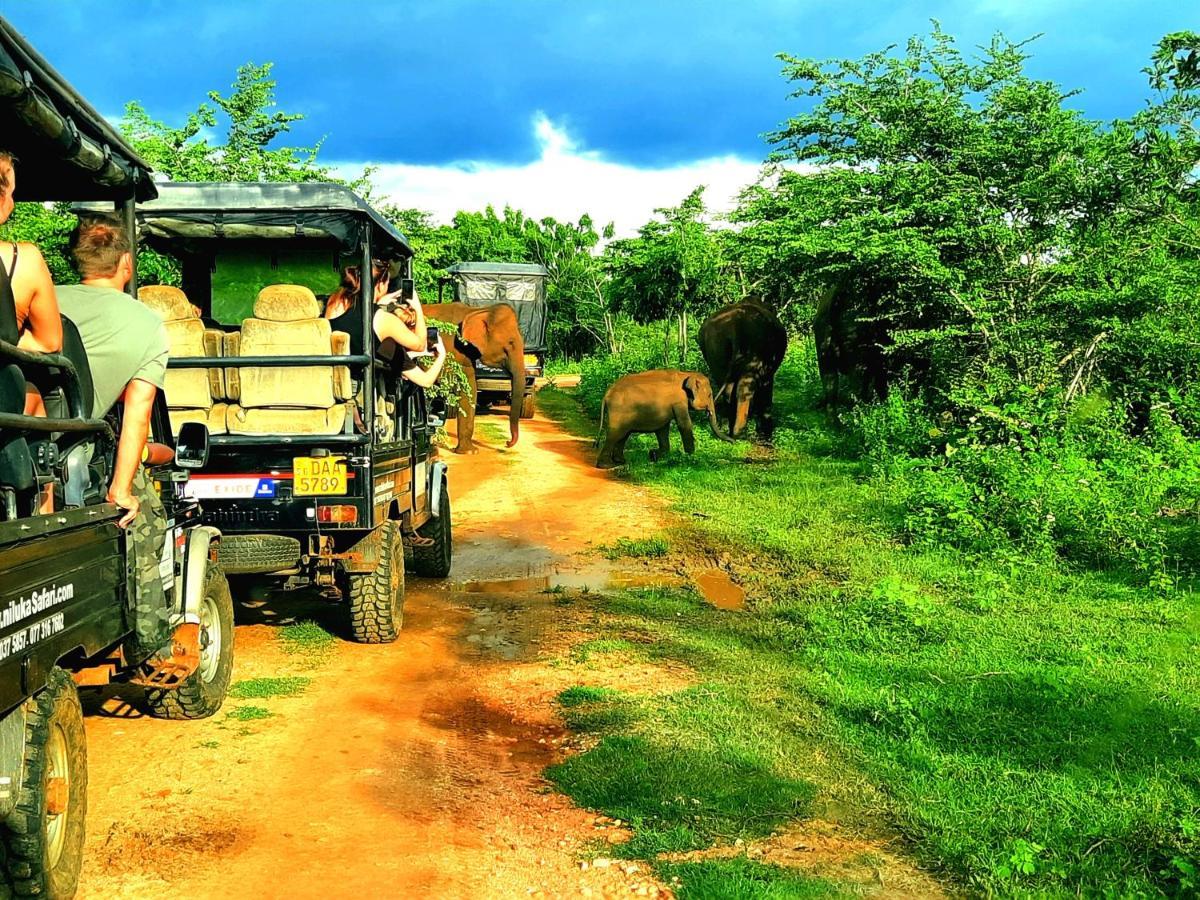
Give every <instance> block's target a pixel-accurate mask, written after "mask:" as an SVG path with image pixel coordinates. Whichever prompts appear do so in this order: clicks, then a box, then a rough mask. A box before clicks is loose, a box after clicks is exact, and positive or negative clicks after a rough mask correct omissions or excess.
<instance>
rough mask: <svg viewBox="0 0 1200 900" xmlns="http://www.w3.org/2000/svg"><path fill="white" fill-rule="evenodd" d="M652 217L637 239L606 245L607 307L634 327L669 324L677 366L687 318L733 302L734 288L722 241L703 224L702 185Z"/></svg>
mask: <svg viewBox="0 0 1200 900" xmlns="http://www.w3.org/2000/svg"><path fill="white" fill-rule="evenodd" d="M654 212H655V215H656V216H657V217H658V218H656V219H652V220H651V221H649V222H647V223H646V224H645V225H643V226H642V227H641V228H640V229H639V230H638V236H637V237H635V238H626V239H624V240H619V241H614V242H613V243H612V244H610V245H609V246H608V249H607V251H606V254H605V259H606V262H607V265H608V269H609V273H610V275H611V281H610V282H609V286H608V295H609V302H610V305H611V307H612V309H613V311H614V312H621V313H625V314H627V315H629V316H631V317H632V318H633V319H634V320H635V321H637V322H642V323H645V322H650V321H658V320H664V321H666V322H668V329H669V327H670V324H669V323H670V322H672V321H673V322H675V323H677V328H678V344H679V346H678V350H679V359H680V360H681V361H682V360H683V358H684V356H685V354H686V352H687V344H688V334H689V329H688V317H689V315H692V314H696V313H703V312H705V311H707V310H711V309H713V308H714V307H716V306H718V305H720V304H722V303H725V302H728V301H729V300H731V299H733V297H735V296H736V295H737V285H736V282H735V280H734V277H733V273H732V270H731V269H730V267H729V264H728V261H727V259H726V255H725V252H724V249H723V245H722V242H721V240H720V239H719V238H718V236H717V234H716V232H714V231H713V230H712V229H711V228H710V227H709V225H708V223H707V221H706V213H707V210H706V209H705V206H704V188H703V187H702V186H701V187H698V188H696V189H695V190H694V191H692V192H691V193H690V194H688V196H687V197H685V198H684V199H683V201H682V202H681V203H680V204H679V206H673V207H666V208H663V209H656V210H655V211H654ZM667 340H668V341H669V340H670V331H669V330H668V332H667Z"/></svg>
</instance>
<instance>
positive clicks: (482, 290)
mask: <svg viewBox="0 0 1200 900" xmlns="http://www.w3.org/2000/svg"><path fill="white" fill-rule="evenodd" d="M549 277H550V271H549V270H548V269H547V268H546V267H545V266H540V265H537V264H536V263H498V262H458V263H455V264H454V265H452V266H450V267H449V268H448V269H446V274H445V275H443V276H442V277H441V278H439V279H438V302H439V303H441V302H443V300H444V299H445V296H444V295H445V289H446V286H447V285H449V286H450V287H451V288H452V296H451V297H450V300H452V301H454V302H456V303H465V304H466V305H467V306H477V307H481V308H482V307H487V306H491V305H492V304H494V303H507V304H509V305H510V306H511V307H512V308H513V310H514V311H515V312H516V314H517V321H518V323H519V324H520V328H521V338H522V340H523V341H524V342H525V402H524V404H523V405H522V408H521V418H522V419H532V418H533V412H534V400H533V395H534V383H535V381H536V379H538V378H541V377H542V374H543V373H544V372H545V366H546V318H547V310H546V279H547V278H549ZM513 285H524V286H525V287H526V288H528V289H529V290H528V291H526V292H525V293H532V294H533V297H532V298H528V299H522V298H518V297H515V296H512V294H513V293H514V292H512V291H510V290H509V288H510V287H512V286H513ZM475 391H476V398H475V403H476V406H478V407H479V408H480V409H486V408H487V407H488V406H490V405H491V404H492V403H501V404H504V403H511V402H512V376H510V375H509V373H508V372H507V371H506V370H504V369H496V368H492V367H491V366H488V365H485V364H484V363H483V361H482V360H476V361H475Z"/></svg>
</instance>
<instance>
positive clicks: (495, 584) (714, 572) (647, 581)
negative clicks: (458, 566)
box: [451, 566, 746, 611]
mask: <svg viewBox="0 0 1200 900" xmlns="http://www.w3.org/2000/svg"><path fill="white" fill-rule="evenodd" d="M688 583H689V580H688V579H686V578H682V577H680V576H676V575H665V574H662V573H645V572H641V573H629V572H614V571H613V570H612V569H611V568H609V567H607V566H594V567H591V568H587V569H582V570H578V571H566V572H557V571H556V572H547V573H545V574H542V575H525V576H522V577H516V578H489V579H473V580H470V581H462V582H459V583H458V584H455V585H454V586H453V588H452V589H451V590H452V592H454V593H462V594H554V593H558V592H560V591H568V590H572V591H603V590H621V589H627V588H679V587H684V586H685V585H687V584H688ZM690 583H691V584H692V585H693V586H694V587H695V588H696V590H697V591H698V592H699V593H700V595H701V596H702V597H703V598H704V599H705V601H707V602H708V603H709V604H711V605H712V606H714V607H716V608H717V609H727V610H734V611H740V610H744V609H745V608H746V591H745V589H744V588H742V587H740V586H739V585H737V584H735V583H734V581H733V579H732V578H730V577H729V575H728V574H727V573H725V572H723V571H721V570H720V569H705V570H704V571H702V572H701V573H700V574H698V575H697V576H695V578H694V579H691V582H690Z"/></svg>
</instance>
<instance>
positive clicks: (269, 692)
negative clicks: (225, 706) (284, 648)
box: [229, 676, 312, 700]
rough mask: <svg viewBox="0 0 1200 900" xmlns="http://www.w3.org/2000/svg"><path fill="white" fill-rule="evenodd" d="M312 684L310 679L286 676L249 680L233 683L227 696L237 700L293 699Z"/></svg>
mask: <svg viewBox="0 0 1200 900" xmlns="http://www.w3.org/2000/svg"><path fill="white" fill-rule="evenodd" d="M310 684H312V679H311V678H304V677H301V676H287V677H282V678H249V679H246V680H245V681H237V682H234V684H233V686H232V687H231V688H230V689H229V696H230V697H233V698H234V699H237V700H266V699H268V698H270V697H295V696H296V695H297V694H303V693H304V692H305V691H306V690H308V686H309V685H310Z"/></svg>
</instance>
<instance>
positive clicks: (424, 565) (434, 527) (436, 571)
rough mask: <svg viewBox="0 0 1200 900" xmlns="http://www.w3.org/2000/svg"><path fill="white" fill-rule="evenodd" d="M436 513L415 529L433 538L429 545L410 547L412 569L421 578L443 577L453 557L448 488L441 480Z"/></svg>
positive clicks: (448, 571)
mask: <svg viewBox="0 0 1200 900" xmlns="http://www.w3.org/2000/svg"><path fill="white" fill-rule="evenodd" d="M438 507H439V509H438V515H436V516H433V517H432V518H430V520H429V521H428V522H426V523H425V524H424V525H422V526H421V527H420V528H418V529H417V534H419V535H421V537H427V538H433V541H434V543H433V546H431V547H413V548H412V570H413V573H414V574H416V575H420V576H421V577H422V578H445V577H446V576H447V575H449V574H450V565H451V562H452V561H453V557H454V537H453V529H452V528H451V525H450V489H449V485H447V484H446V481H445V479H443V480H442V496H441V499H439V500H438Z"/></svg>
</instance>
